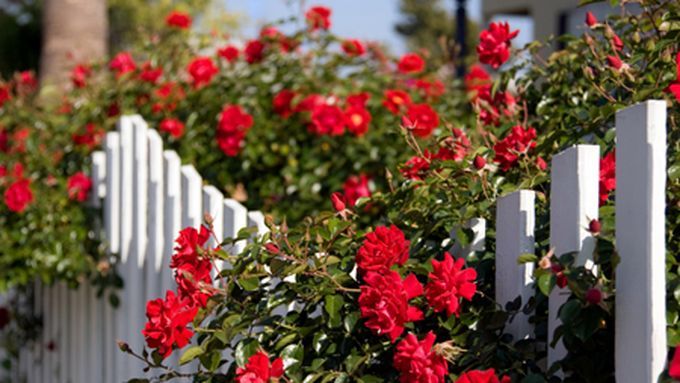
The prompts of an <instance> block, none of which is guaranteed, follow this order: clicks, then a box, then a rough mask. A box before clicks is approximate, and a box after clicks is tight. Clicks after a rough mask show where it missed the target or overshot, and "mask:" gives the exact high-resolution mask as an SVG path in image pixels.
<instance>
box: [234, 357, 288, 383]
mask: <svg viewBox="0 0 680 383" xmlns="http://www.w3.org/2000/svg"><path fill="white" fill-rule="evenodd" d="M281 376H283V359H281V358H276V359H275V360H274V361H273V362H271V364H270V362H269V356H268V355H267V354H266V353H265V352H263V351H258V352H256V353H255V354H253V355H252V356H251V357H250V358H248V363H247V364H246V365H245V366H244V367H238V368H237V369H236V383H270V382H278V381H279V378H280V377H281Z"/></svg>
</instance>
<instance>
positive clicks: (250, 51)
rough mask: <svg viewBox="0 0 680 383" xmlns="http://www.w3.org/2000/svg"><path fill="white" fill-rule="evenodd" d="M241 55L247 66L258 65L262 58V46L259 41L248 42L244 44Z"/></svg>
mask: <svg viewBox="0 0 680 383" xmlns="http://www.w3.org/2000/svg"><path fill="white" fill-rule="evenodd" d="M243 53H244V54H245V55H246V61H247V62H248V64H255V63H259V62H260V61H262V59H263V58H264V44H263V43H262V41H260V40H250V41H248V42H247V43H246V48H245V49H244V50H243Z"/></svg>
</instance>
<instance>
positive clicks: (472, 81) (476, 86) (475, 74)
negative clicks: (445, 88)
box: [465, 64, 491, 97]
mask: <svg viewBox="0 0 680 383" xmlns="http://www.w3.org/2000/svg"><path fill="white" fill-rule="evenodd" d="M465 89H467V91H468V92H469V93H472V94H473V96H474V97H476V96H477V94H478V93H479V91H480V90H483V89H486V90H488V91H489V93H490V90H491V76H489V74H488V73H487V72H486V71H485V70H484V68H483V67H482V66H481V65H477V64H475V65H473V66H472V67H471V68H470V71H469V72H468V73H467V74H466V75H465Z"/></svg>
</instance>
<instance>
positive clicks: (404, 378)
mask: <svg viewBox="0 0 680 383" xmlns="http://www.w3.org/2000/svg"><path fill="white" fill-rule="evenodd" d="M435 340H436V336H435V335H434V333H433V332H432V331H430V332H428V333H427V335H425V338H423V340H422V341H418V338H416V336H415V335H413V334H412V333H408V334H407V335H406V337H405V338H404V339H403V340H402V341H401V342H399V344H398V345H397V350H396V352H395V353H394V368H395V369H396V370H397V371H399V374H400V375H399V381H400V382H401V383H413V382H427V383H444V377H445V376H446V373H447V372H448V369H449V368H448V367H449V366H448V363H447V362H446V359H445V358H444V357H443V356H441V355H437V353H436V352H434V350H432V346H434V342H435Z"/></svg>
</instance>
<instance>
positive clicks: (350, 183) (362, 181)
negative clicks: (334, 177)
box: [343, 174, 371, 207]
mask: <svg viewBox="0 0 680 383" xmlns="http://www.w3.org/2000/svg"><path fill="white" fill-rule="evenodd" d="M343 189H344V192H345V199H346V201H347V204H348V205H349V206H352V207H353V206H354V205H356V203H357V200H358V199H359V198H363V197H370V196H371V190H370V189H369V188H368V176H366V175H365V174H361V175H359V176H349V177H348V178H347V180H346V181H345V183H344V185H343Z"/></svg>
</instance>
